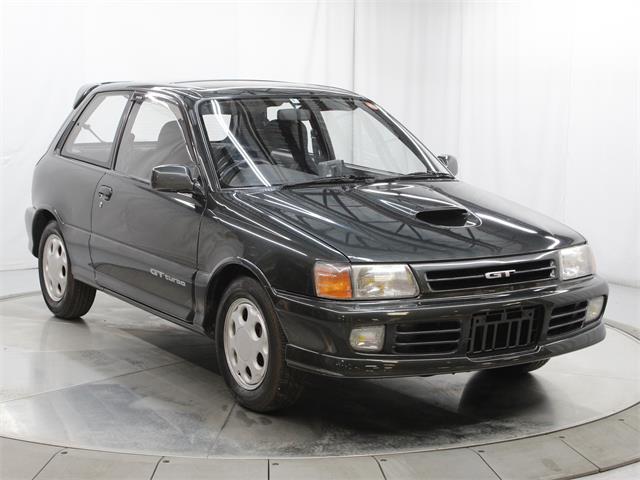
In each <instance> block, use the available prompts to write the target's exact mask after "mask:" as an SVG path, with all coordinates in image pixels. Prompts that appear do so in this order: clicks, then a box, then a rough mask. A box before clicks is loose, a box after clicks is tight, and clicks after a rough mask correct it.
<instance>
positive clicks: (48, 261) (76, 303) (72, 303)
mask: <svg viewBox="0 0 640 480" xmlns="http://www.w3.org/2000/svg"><path fill="white" fill-rule="evenodd" d="M38 276H39V279H40V290H41V291H42V296H43V298H44V301H45V303H46V304H47V307H49V310H51V312H52V313H53V314H54V315H55V316H56V317H59V318H64V319H74V318H79V317H81V316H82V315H84V314H86V313H87V312H88V311H89V309H90V308H91V305H93V300H94V299H95V296H96V289H95V288H93V287H91V286H89V285H86V284H84V283H82V282H79V281H78V280H76V279H75V278H74V277H73V272H72V266H71V260H70V259H69V255H68V253H67V246H66V244H65V242H64V239H63V238H62V232H61V231H60V228H59V227H58V223H57V222H55V221H51V222H49V224H48V225H47V226H46V227H45V229H44V231H43V232H42V236H41V237H40V245H39V248H38Z"/></svg>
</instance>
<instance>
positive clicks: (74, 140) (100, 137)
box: [62, 93, 129, 167]
mask: <svg viewBox="0 0 640 480" xmlns="http://www.w3.org/2000/svg"><path fill="white" fill-rule="evenodd" d="M128 99H129V95H128V94H126V93H99V94H97V95H96V96H95V97H93V100H91V103H89V105H88V106H87V108H85V109H84V111H83V112H82V114H81V115H80V117H79V118H78V120H77V121H76V123H75V124H74V125H73V128H72V129H71V133H70V134H69V136H68V137H67V140H66V141H65V143H64V146H63V147H62V155H64V156H66V157H72V158H77V159H79V160H84V161H87V162H90V163H94V164H96V165H100V166H103V167H106V166H108V165H109V159H110V158H111V149H112V148H113V141H114V139H115V137H116V131H117V130H118V124H119V123H120V118H121V117H122V112H123V111H124V108H125V106H126V104H127V100H128Z"/></svg>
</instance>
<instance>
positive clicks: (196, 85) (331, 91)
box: [75, 80, 360, 103]
mask: <svg viewBox="0 0 640 480" xmlns="http://www.w3.org/2000/svg"><path fill="white" fill-rule="evenodd" d="M113 90H151V91H158V92H167V93H173V94H175V95H180V96H183V97H188V98H189V99H191V100H192V101H193V100H197V99H200V98H207V97H216V96H256V95H273V94H280V95H282V94H284V95H318V94H327V95H338V96H349V97H353V96H356V97H360V95H357V94H355V93H354V92H351V91H349V90H346V89H343V88H337V87H328V86H324V85H314V84H306V83H293V82H280V81H273V80H190V81H180V82H165V83H162V82H104V83H95V84H89V85H84V86H83V87H81V88H80V90H79V91H78V95H77V97H76V102H75V103H79V102H78V100H81V99H82V98H84V97H85V96H86V95H87V94H88V93H89V92H91V91H96V92H98V91H100V92H106V91H113Z"/></svg>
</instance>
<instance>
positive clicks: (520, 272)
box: [425, 259, 556, 292]
mask: <svg viewBox="0 0 640 480" xmlns="http://www.w3.org/2000/svg"><path fill="white" fill-rule="evenodd" d="M496 272H503V273H502V276H498V277H497V278H487V276H486V274H491V273H494V274H495V275H496V276H497V273H496ZM489 277H491V275H489ZM555 277H556V264H555V262H554V261H553V260H550V259H547V260H532V261H528V262H513V263H504V264H499V265H496V264H493V265H490V266H480V267H472V268H447V269H440V268H438V269H433V270H430V271H428V272H426V274H425V278H426V280H427V283H428V286H429V289H430V290H432V291H434V292H444V291H449V290H465V289H484V288H489V289H490V288H494V287H502V286H511V285H523V284H527V283H532V282H539V281H544V280H549V279H552V278H555Z"/></svg>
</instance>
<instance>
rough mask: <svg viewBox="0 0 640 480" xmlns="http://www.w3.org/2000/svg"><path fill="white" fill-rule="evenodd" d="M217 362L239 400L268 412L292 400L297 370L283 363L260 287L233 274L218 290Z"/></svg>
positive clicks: (280, 337)
mask: <svg viewBox="0 0 640 480" xmlns="http://www.w3.org/2000/svg"><path fill="white" fill-rule="evenodd" d="M216 346H217V356H218V366H219V368H220V373H221V374H222V376H223V378H224V380H225V382H226V384H227V385H228V386H229V388H230V389H231V391H232V393H233V395H234V397H235V399H236V401H237V402H238V403H240V405H242V406H244V407H246V408H248V409H250V410H254V411H256V412H271V411H275V410H279V409H282V408H285V407H287V406H289V405H292V404H293V403H295V401H296V400H297V399H298V398H299V396H300V394H301V393H302V384H301V381H300V380H301V379H300V373H299V372H297V371H295V370H292V369H290V368H289V367H288V366H287V365H286V362H285V347H286V339H285V336H284V333H283V332H282V329H281V327H280V322H279V321H278V318H277V315H276V312H275V309H274V307H273V304H272V302H271V299H270V298H269V295H268V294H267V292H266V291H265V289H264V288H263V287H262V286H261V285H260V283H258V282H257V281H256V280H255V279H253V278H250V277H239V278H237V279H235V280H234V281H233V282H232V283H231V284H230V285H229V287H228V288H227V290H226V291H225V292H224V294H223V295H222V299H221V301H220V307H219V308H218V314H217V316H216Z"/></svg>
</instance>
